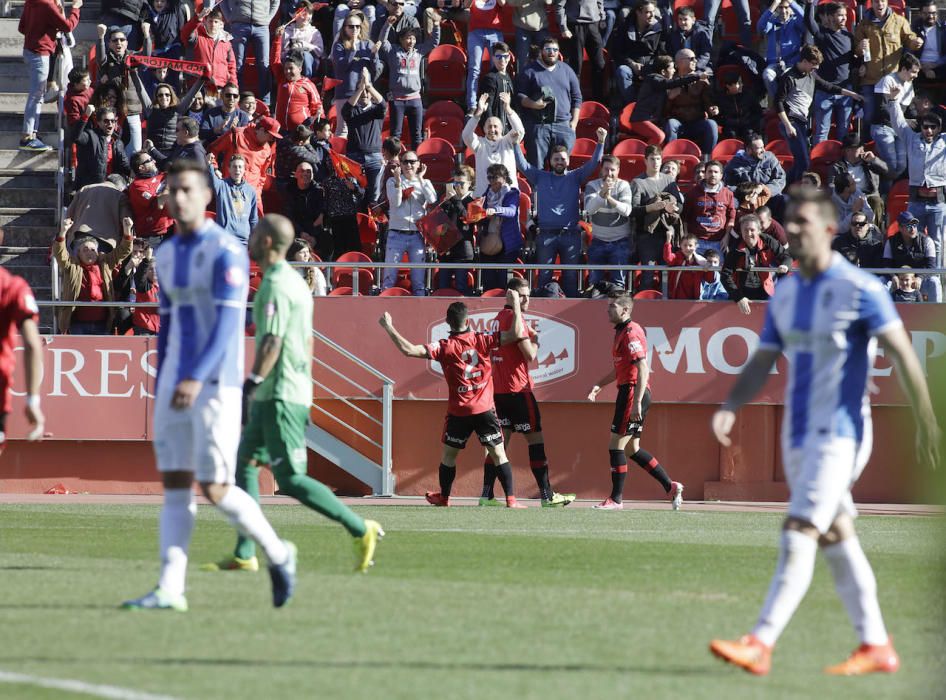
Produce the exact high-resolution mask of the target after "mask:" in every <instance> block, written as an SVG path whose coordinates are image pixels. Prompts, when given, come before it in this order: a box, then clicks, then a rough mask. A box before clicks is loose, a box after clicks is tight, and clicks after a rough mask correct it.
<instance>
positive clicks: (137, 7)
mask: <svg viewBox="0 0 946 700" xmlns="http://www.w3.org/2000/svg"><path fill="white" fill-rule="evenodd" d="M146 8H147V4H146V3H145V0H104V1H103V2H102V13H101V16H100V18H99V20H100V21H101V23H102V24H104V25H105V26H106V27H115V28H117V29H119V30H120V31H121V32H122V33H124V35H125V36H126V37H128V42H129V44H130V46H131V47H132V48H135V49H137V48H138V47H139V46H140V45H141V44H140V40H141V32H140V31H139V29H138V26H139V24H140V22H141V20H142V18H143V17H145V16H147V9H146Z"/></svg>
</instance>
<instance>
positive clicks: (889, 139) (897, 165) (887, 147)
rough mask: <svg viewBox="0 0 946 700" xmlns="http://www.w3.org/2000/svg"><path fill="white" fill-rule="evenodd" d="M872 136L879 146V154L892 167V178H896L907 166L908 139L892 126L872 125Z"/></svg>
mask: <svg viewBox="0 0 946 700" xmlns="http://www.w3.org/2000/svg"><path fill="white" fill-rule="evenodd" d="M870 136H871V138H872V139H874V143H875V144H876V146H877V155H878V156H880V159H881V160H882V161H884V162H885V163H886V164H887V167H888V168H890V179H891V180H895V179H896V176H897V175H899V174H900V173H902V172H903V171H904V170H906V167H907V143H906V141H904V140H903V139H902V138H900V137H899V136H898V135H897V132H896V131H894V130H893V127H890V126H881V125H876V126H872V127H871V128H870Z"/></svg>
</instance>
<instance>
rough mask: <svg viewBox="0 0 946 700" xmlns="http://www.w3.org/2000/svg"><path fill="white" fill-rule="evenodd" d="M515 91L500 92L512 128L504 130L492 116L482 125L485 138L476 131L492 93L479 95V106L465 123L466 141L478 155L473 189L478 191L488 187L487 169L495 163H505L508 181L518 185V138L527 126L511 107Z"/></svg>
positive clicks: (475, 155)
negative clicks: (511, 93)
mask: <svg viewBox="0 0 946 700" xmlns="http://www.w3.org/2000/svg"><path fill="white" fill-rule="evenodd" d="M511 98H512V95H510V94H509V93H507V92H503V93H500V95H499V100H500V102H502V103H503V106H504V108H505V110H506V116H507V117H508V118H509V123H510V124H512V128H511V129H510V130H509V131H507V132H506V134H505V135H504V134H503V125H502V122H501V121H499V119H497V118H496V117H490V118H489V119H487V120H486V124H484V125H483V133H484V134H485V137H484V138H480V137H479V136H477V135H476V125H477V124H479V122H480V117H482V116H483V113H484V112H485V111H486V106H487V104H488V103H489V95H487V94H485V93H484V94H482V95H480V99H479V102H477V104H476V110H475V111H474V112H473V116H471V117H470V118H469V119H468V120H467V122H466V126H465V127H463V143H465V144H466V145H467V146H469V147H470V150H471V151H473V157H474V159H475V170H476V183H475V185H474V190H475V191H477V192H479V191H481V190H483V189H485V187H486V169H487V168H488V167H489V166H491V165H493V164H494V163H502V164H503V165H505V166H506V170H508V171H509V184H510V185H512V186H513V187H515V186H516V156H515V149H517V148H519V142H520V141H522V135H523V134H524V133H525V127H524V126H523V125H522V120H521V119H519V115H518V114H516V111H515V110H514V109H513V108H512V104H511V102H510V100H511Z"/></svg>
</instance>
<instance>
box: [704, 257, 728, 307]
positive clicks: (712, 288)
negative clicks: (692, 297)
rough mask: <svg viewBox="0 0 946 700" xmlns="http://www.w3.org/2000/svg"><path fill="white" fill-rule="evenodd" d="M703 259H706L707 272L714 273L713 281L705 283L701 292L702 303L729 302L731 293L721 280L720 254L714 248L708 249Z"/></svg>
mask: <svg viewBox="0 0 946 700" xmlns="http://www.w3.org/2000/svg"><path fill="white" fill-rule="evenodd" d="M703 257H704V258H705V259H706V269H707V271H708V272H709V273H712V281H709V282H708V281H706V280H704V281H703V285H702V287H703V288H702V290H701V291H700V301H729V292H727V291H726V288H725V287H724V286H723V283H722V280H720V279H719V270H720V267H721V265H720V262H719V253H718V252H716V251H715V250H713V249H712V248H708V249H706V250H704V251H703ZM707 279H709V278H707Z"/></svg>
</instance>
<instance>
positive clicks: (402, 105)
mask: <svg viewBox="0 0 946 700" xmlns="http://www.w3.org/2000/svg"><path fill="white" fill-rule="evenodd" d="M493 1H494V2H495V0H493ZM437 17H438V19H437V20H436V21H435V22H434V25H433V33H432V34H431V35H430V37H429V38H428V39H427V40H426V41H424V42H422V43H420V44H418V43H417V39H418V36H419V35H420V30H419V29H405V30H404V32H403V33H402V34H401V35H400V36H399V37H397V39H396V41H397V45H396V46H395V45H392V44H391V42H389V41H388V36H389V35H390V30H391V23H390V22H388V23H386V24H385V25H384V29H382V30H381V49H380V51H379V52H378V53H379V56H380V58H381V60H382V61H383V62H384V63H385V64H386V65H387V67H388V89H389V90H390V92H389V93H388V101H389V102H390V103H391V135H392V136H397V137H398V138H400V137H401V130H402V129H403V128H404V116H405V114H406V115H407V123H408V126H409V128H410V130H411V145H412V146H413V147H414V148H417V147H418V146H419V145H420V142H421V141H423V139H424V134H423V128H424V103H423V102H421V99H420V91H421V88H422V87H423V84H422V82H421V75H420V69H421V65H422V64H423V63H424V59H425V58H426V57H427V56H428V55H429V54H430V52H431V51H433V50H434V49H435V48H436V47H437V45H438V44H440V19H439V17H440V16H439V15H437ZM388 19H389V20H390V19H393V18H391V17H389V18H388ZM471 60H472V59H471ZM478 70H479V68H477V71H478ZM362 73H364V71H362ZM362 77H364V76H362ZM474 97H475V94H474Z"/></svg>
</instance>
